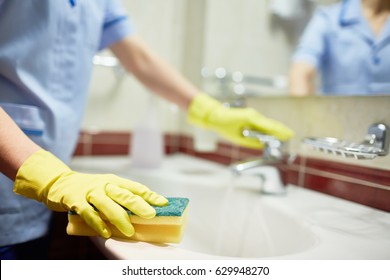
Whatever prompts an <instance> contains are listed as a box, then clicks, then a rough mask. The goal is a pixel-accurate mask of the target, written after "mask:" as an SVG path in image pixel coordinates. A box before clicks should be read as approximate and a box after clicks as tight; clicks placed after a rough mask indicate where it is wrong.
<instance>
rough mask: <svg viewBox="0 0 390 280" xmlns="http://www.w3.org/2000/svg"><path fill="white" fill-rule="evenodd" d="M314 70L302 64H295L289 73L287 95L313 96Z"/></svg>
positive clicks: (308, 65) (306, 64)
mask: <svg viewBox="0 0 390 280" xmlns="http://www.w3.org/2000/svg"><path fill="white" fill-rule="evenodd" d="M316 72H317V71H316V69H315V68H314V67H313V66H312V65H310V64H308V63H304V62H295V63H293V64H292V65H291V68H290V73H289V94H290V95H292V96H308V95H313V94H315V78H316Z"/></svg>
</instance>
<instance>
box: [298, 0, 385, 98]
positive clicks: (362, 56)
mask: <svg viewBox="0 0 390 280" xmlns="http://www.w3.org/2000/svg"><path fill="white" fill-rule="evenodd" d="M293 61H294V62H298V61H300V62H306V63H309V64H310V65H312V66H314V67H315V68H316V69H317V70H318V72H319V73H320V76H321V89H320V90H321V91H322V92H323V93H324V94H327V95H356V94H357V95H370V94H390V19H388V20H387V22H386V24H385V27H384V29H383V30H382V32H381V34H380V35H379V36H374V34H373V32H372V30H371V28H370V26H369V24H368V21H367V20H366V19H365V18H364V17H363V12H362V7H361V3H360V0H346V1H343V2H342V3H338V4H333V5H331V6H329V7H326V8H320V9H318V11H317V12H316V13H315V15H314V16H313V18H312V19H311V21H310V22H309V24H308V26H307V27H306V30H305V31H304V33H303V36H302V38H301V40H300V42H299V44H298V47H297V50H296V52H295V54H294V55H293Z"/></svg>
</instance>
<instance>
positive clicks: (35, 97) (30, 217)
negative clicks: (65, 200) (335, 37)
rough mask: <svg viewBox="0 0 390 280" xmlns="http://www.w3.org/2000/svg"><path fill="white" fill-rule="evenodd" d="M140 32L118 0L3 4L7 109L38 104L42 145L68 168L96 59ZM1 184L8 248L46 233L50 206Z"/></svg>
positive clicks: (0, 234)
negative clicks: (135, 29) (105, 51)
mask: <svg viewBox="0 0 390 280" xmlns="http://www.w3.org/2000/svg"><path fill="white" fill-rule="evenodd" d="M132 33H133V26H132V24H131V22H130V21H129V19H128V18H127V14H126V12H125V10H124V9H123V8H122V6H121V5H120V2H118V1H117V0H39V1H32V0H28V1H26V0H0V103H1V102H6V103H14V104H24V105H32V106H37V107H38V108H39V115H40V118H41V121H43V123H44V124H45V129H44V132H43V135H42V136H41V138H40V139H39V140H37V141H38V144H39V145H41V146H42V147H43V148H45V149H47V150H50V151H51V152H53V153H54V154H55V155H57V156H58V157H59V158H61V159H62V160H64V161H65V162H68V161H69V160H70V158H71V155H72V152H73V150H74V147H75V144H76V142H77V139H78V135H79V129H80V124H81V120H82V116H83V112H84V108H85V102H86V97H87V92H88V84H89V81H90V76H91V71H92V58H93V56H94V54H95V53H96V52H97V51H98V50H100V49H103V48H105V47H107V46H109V45H110V44H112V43H114V42H116V41H118V40H120V39H122V38H124V37H125V36H128V35H130V34H132ZM11 117H12V116H11ZM0 184H1V186H0V191H1V195H0V246H4V245H10V244H16V243H21V242H24V241H28V240H32V239H35V238H38V237H41V236H42V235H44V234H45V233H46V232H47V229H48V220H49V218H50V211H48V210H47V209H46V206H45V205H43V204H41V203H37V202H35V201H33V200H30V199H26V198H24V197H21V196H17V195H15V194H14V193H13V182H12V181H10V180H8V179H6V178H5V176H3V175H2V174H0Z"/></svg>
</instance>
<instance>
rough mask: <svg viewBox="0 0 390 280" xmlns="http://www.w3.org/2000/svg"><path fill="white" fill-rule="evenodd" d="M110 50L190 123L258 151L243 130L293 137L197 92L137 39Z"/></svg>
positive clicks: (274, 124)
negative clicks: (182, 113) (175, 106)
mask: <svg viewBox="0 0 390 280" xmlns="http://www.w3.org/2000/svg"><path fill="white" fill-rule="evenodd" d="M110 48H111V50H112V52H113V53H114V54H115V55H116V56H117V57H118V59H119V60H120V61H121V63H122V65H124V66H125V68H126V69H127V70H128V71H129V72H130V73H132V74H134V75H135V76H136V77H137V79H138V80H139V81H140V82H142V83H143V84H144V85H145V86H146V87H148V88H149V89H150V90H151V91H152V92H154V93H157V94H158V95H160V96H161V97H163V98H165V99H167V100H169V101H172V102H174V103H176V104H177V105H179V106H180V108H182V109H183V110H184V111H187V119H188V121H189V122H190V123H192V124H195V125H197V126H200V127H204V128H207V129H211V130H214V131H216V132H218V133H219V134H220V135H221V136H224V137H225V138H226V139H229V140H230V141H232V142H234V143H236V144H239V145H242V146H246V147H251V148H261V146H262V145H261V144H260V142H259V141H257V140H256V139H250V138H247V137H244V136H243V135H242V131H243V129H244V128H248V129H253V130H258V131H261V132H263V133H265V134H269V135H273V136H275V137H277V138H279V139H281V140H288V139H290V138H291V137H292V136H293V132H292V131H291V130H290V129H289V128H287V127H286V126H284V125H283V124H281V123H279V122H277V121H275V120H272V119H268V118H266V117H264V116H263V115H261V114H260V113H259V112H257V111H256V110H254V109H252V108H227V107H225V106H223V105H222V104H221V103H220V102H219V101H217V100H215V99H213V98H212V97H210V96H209V95H207V94H204V93H202V92H200V90H199V89H198V88H196V86H194V85H192V84H191V83H190V82H189V81H188V80H186V79H185V78H184V77H183V76H182V75H181V74H179V73H178V72H177V71H176V70H174V69H173V68H172V67H171V66H170V65H169V64H168V63H167V62H165V61H164V60H163V59H162V58H160V57H159V56H158V55H156V54H154V53H153V51H152V50H151V49H150V48H149V47H148V46H147V45H146V44H145V43H144V42H143V41H142V40H141V39H140V38H139V37H137V36H129V37H127V38H125V39H123V40H121V41H119V42H117V43H114V44H113V45H112V46H110Z"/></svg>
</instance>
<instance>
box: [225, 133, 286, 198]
mask: <svg viewBox="0 0 390 280" xmlns="http://www.w3.org/2000/svg"><path fill="white" fill-rule="evenodd" d="M242 135H243V136H245V137H250V138H256V139H257V140H259V141H260V142H261V143H263V144H264V150H263V157H262V158H256V159H250V160H245V161H241V162H237V163H234V164H232V165H231V167H230V168H231V171H232V172H233V174H234V175H236V176H240V175H243V174H244V173H245V174H247V175H255V176H259V177H260V179H261V181H262V185H261V192H262V193H265V194H284V193H285V192H286V189H285V185H284V184H283V181H282V178H281V174H280V172H279V169H278V168H277V167H276V166H275V164H276V163H279V162H281V160H282V158H283V152H282V147H283V143H282V142H281V141H280V140H278V139H277V138H275V137H273V136H270V135H265V134H262V133H260V132H258V131H253V130H248V129H244V130H243V131H242Z"/></svg>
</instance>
